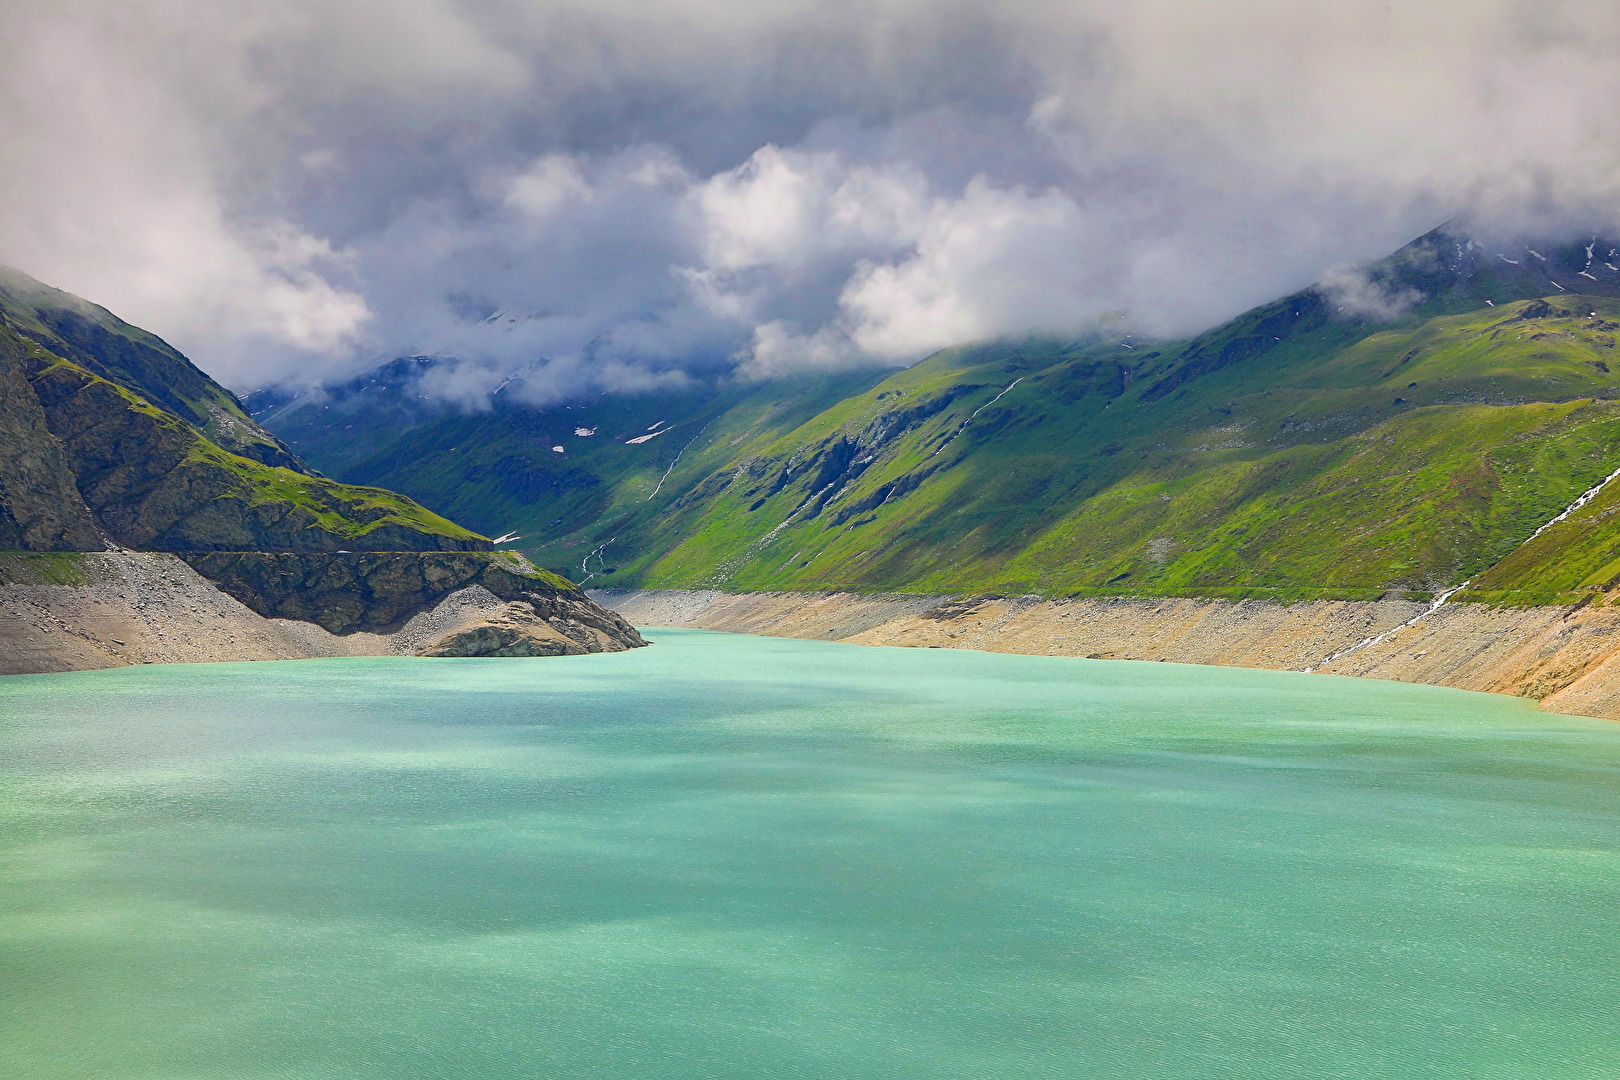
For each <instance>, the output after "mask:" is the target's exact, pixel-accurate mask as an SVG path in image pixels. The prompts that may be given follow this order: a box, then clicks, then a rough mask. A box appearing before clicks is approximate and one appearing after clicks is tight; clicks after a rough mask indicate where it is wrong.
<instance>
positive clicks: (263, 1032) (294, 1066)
mask: <svg viewBox="0 0 1620 1080" xmlns="http://www.w3.org/2000/svg"><path fill="white" fill-rule="evenodd" d="M652 636H653V637H654V638H655V639H656V641H657V644H656V645H655V647H653V648H650V649H643V650H638V651H635V652H631V653H625V654H618V655H612V656H590V657H576V658H565V659H542V660H410V659H396V658H376V659H345V660H318V661H301V662H294V663H260V664H211V665H195V666H172V667H145V668H127V669H122V670H117V671H107V672H87V673H80V674H73V675H49V676H22V677H11V678H8V679H5V680H3V681H0V774H3V775H0V781H3V786H0V819H3V826H0V829H3V831H0V859H3V862H0V1076H4V1077H8V1078H9V1077H18V1078H28V1080H68V1078H72V1080H80V1078H85V1080H88V1078H95V1080H124V1078H132V1080H238V1078H242V1080H248V1078H251V1080H327V1078H332V1080H337V1078H343V1080H428V1078H445V1080H508V1078H512V1080H515V1078H546V1080H551V1078H556V1080H610V1078H611V1080H643V1078H646V1080H666V1078H667V1080H697V1078H703V1080H765V1078H806V1080H811V1078H813V1080H869V1078H872V1080H875V1078H885V1080H887V1078H905V1080H910V1078H916V1080H945V1078H950V1080H1022V1078H1035V1077H1040V1078H1047V1077H1051V1078H1087V1080H1091V1078H1099V1080H1114V1078H1120V1080H1124V1078H1129V1080H1195V1078H1196V1080H1216V1078H1219V1080H1267V1078H1277V1080H1283V1078H1287V1080H1301V1078H1304V1080H1315V1078H1327V1077H1334V1078H1340V1077H1342V1078H1346V1080H1352V1078H1353V1080H1407V1078H1433V1080H1483V1078H1497V1077H1501V1078H1504V1080H1506V1078H1513V1080H1541V1078H1546V1080H1575V1078H1583V1077H1592V1078H1602V1080H1612V1078H1613V1077H1615V1076H1617V1075H1620V1007H1617V1002H1620V829H1617V824H1620V726H1617V725H1615V724H1613V723H1610V722H1607V721H1597V720H1582V719H1575V718H1569V717H1558V716H1550V715H1547V714H1543V713H1538V712H1536V711H1535V710H1534V709H1533V708H1532V707H1531V706H1529V705H1528V704H1526V703H1523V702H1519V701H1515V700H1512V699H1508V698H1501V697H1493V696H1488V695H1480V694H1467V693H1462V692H1459V691H1451V690H1443V689H1437V688H1431V687H1417V686H1406V685H1401V684H1394V683H1378V682H1369V681H1358V680H1351V679H1339V678H1331V677H1325V676H1307V675H1291V674H1284V673H1275V672H1254V671H1241V670H1232V669H1221V668H1199V667H1182V666H1178V665H1170V664H1140V663H1128V662H1112V661H1086V660H1073V659H1065V658H1047V657H1022V656H997V655H988V654H979V653H966V652H956V651H945V650H940V651H932V650H907V649H866V648H861V647H859V646H850V645H838V644H826V643H820V642H803V641H785V640H773V639H763V638H746V637H735V636H731V635H724V634H711V633H704V632H701V631H661V632H657V633H656V634H654V635H652Z"/></svg>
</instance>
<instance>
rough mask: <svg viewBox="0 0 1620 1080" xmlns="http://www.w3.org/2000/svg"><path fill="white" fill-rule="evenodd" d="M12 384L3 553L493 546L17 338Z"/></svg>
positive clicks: (6, 348) (405, 502)
mask: <svg viewBox="0 0 1620 1080" xmlns="http://www.w3.org/2000/svg"><path fill="white" fill-rule="evenodd" d="M0 384H3V386H4V388H5V390H6V393H7V416H8V419H7V423H8V431H7V433H6V434H7V436H8V438H7V440H6V442H7V447H6V451H5V455H6V457H7V459H8V460H7V462H6V465H7V467H6V468H4V469H3V470H0V488H3V489H4V493H5V499H4V508H3V512H0V542H3V543H5V545H6V546H7V547H14V548H23V549H29V550H99V549H105V548H106V547H108V543H106V541H111V542H112V543H114V544H117V545H118V546H121V547H128V548H136V549H142V550H153V551H221V550H224V551H261V550H263V551H336V550H340V549H371V550H388V551H432V550H463V549H478V548H487V547H488V546H489V544H488V541H486V540H484V539H483V538H482V537H480V536H477V535H476V534H474V533H472V532H469V531H468V530H466V529H463V528H461V527H460V526H458V525H455V524H453V523H452V522H450V521H448V520H446V519H444V518H442V517H439V516H438V515H437V514H434V513H432V512H430V511H428V510H425V509H423V508H422V507H421V506H420V505H418V504H417V503H415V502H413V501H412V500H410V499H408V498H405V497H404V496H400V495H396V494H394V493H393V492H390V491H384V490H381V489H377V488H365V487H356V486H353V485H349V484H340V483H337V482H336V481H332V480H328V479H325V478H324V477H319V476H314V475H309V474H306V473H301V472H297V471H294V470H292V469H289V468H284V467H281V466H276V465H266V464H263V463H261V462H258V461H255V460H253V459H251V458H247V457H243V456H241V455H239V454H234V453H231V452H230V451H228V450H225V449H222V448H221V447H219V446H218V445H216V444H215V443H213V442H212V441H210V440H209V439H207V438H206V437H204V436H203V435H202V433H201V432H199V431H198V430H197V429H196V428H195V427H193V426H192V425H191V424H188V423H187V422H186V421H184V420H182V419H180V418H179V417H178V416H176V415H175V414H173V413H171V412H169V411H168V410H166V409H163V408H161V407H159V406H158V405H156V404H154V403H152V402H150V401H148V400H146V399H145V398H144V397H142V396H141V395H140V394H138V393H136V392H135V391H133V390H130V389H129V388H127V387H124V386H121V385H119V384H117V383H114V382H111V381H109V380H107V379H104V378H102V377H100V376H98V375H96V374H94V373H92V372H90V371H89V370H87V369H85V368H83V367H81V366H80V365H78V364H76V363H74V362H72V361H70V360H65V359H63V358H61V357H59V356H55V355H53V354H51V353H50V352H47V351H46V350H45V349H43V348H41V347H40V346H39V345H37V344H35V343H33V342H32V341H27V340H25V339H23V338H21V337H18V336H17V335H15V334H13V333H12V332H11V331H9V330H6V329H4V328H0ZM47 480H48V481H49V485H48V486H47V484H46V483H45V481H47ZM42 522H46V523H49V524H48V525H47V526H46V527H41V524H40V523H42Z"/></svg>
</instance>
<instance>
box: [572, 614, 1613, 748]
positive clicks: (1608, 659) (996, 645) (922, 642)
mask: <svg viewBox="0 0 1620 1080" xmlns="http://www.w3.org/2000/svg"><path fill="white" fill-rule="evenodd" d="M590 595H591V596H592V598H594V599H595V600H596V601H597V602H598V603H601V604H602V605H603V606H605V607H609V608H612V609H614V610H616V611H618V612H619V613H620V614H622V615H624V616H625V618H627V619H628V620H629V621H630V622H632V623H634V624H636V625H638V626H670V627H693V628H698V629H707V630H725V631H730V632H733V633H744V634H760V635H765V636H770V637H796V638H816V639H820V640H823V641H848V642H853V643H855V644H862V645H897V646H910V647H913V648H955V649H978V650H983V651H986V652H1006V653H1024V654H1030V655H1038V656H1083V657H1092V658H1102V659H1114V660H1147V661H1155V660H1162V661H1166V662H1170V663H1179V664H1213V665H1218V666H1227V667H1249V668H1267V669H1272V670H1282V671H1303V670H1306V669H1311V670H1315V671H1317V672H1321V673H1324V674H1333V675H1353V676H1358V677H1361V678H1371V679H1392V680H1396V681H1399V682H1415V683H1429V684H1432V685H1437V686H1450V687H1455V688H1457V689H1460V690H1480V691H1485V692H1489V693H1498V694H1509V695H1513V696H1515V697H1524V698H1530V699H1532V700H1535V701H1537V702H1539V703H1540V707H1541V708H1542V709H1544V710H1546V711H1548V712H1557V713H1565V714H1570V715H1575V716H1593V717H1600V718H1603V719H1609V720H1620V607H1607V606H1603V607H1599V606H1595V605H1589V606H1576V607H1531V608H1495V607H1487V606H1485V605H1483V604H1457V603H1453V604H1447V605H1445V606H1444V607H1442V608H1439V609H1438V610H1435V611H1434V612H1433V613H1431V614H1429V615H1427V616H1426V617H1425V618H1423V619H1422V620H1421V621H1419V622H1417V623H1416V624H1415V625H1411V626H1406V627H1404V628H1400V629H1396V628H1398V627H1401V624H1402V623H1405V622H1407V621H1408V620H1410V619H1412V618H1413V617H1414V616H1417V615H1419V614H1421V613H1422V612H1423V611H1424V610H1425V609H1426V608H1427V607H1428V605H1427V604H1424V603H1419V602H1413V601H1407V600H1381V601H1375V602H1361V601H1347V600H1315V601H1302V602H1299V603H1294V604H1279V603H1273V602H1269V601H1262V600H1242V601H1231V600H1195V599H1184V598H1164V599H1157V600H1154V599H1123V598H1121V599H1076V600H1042V599H1040V598H1038V597H1011V598H1007V597H983V598H965V599H957V598H952V597H948V596H937V595H936V596H919V595H895V594H891V595H869V594H858V593H722V592H714V591H696V590H670V589H598V590H591V591H590ZM1390 630H1394V631H1395V632H1394V633H1392V634H1390V636H1389V637H1388V638H1387V639H1385V640H1383V641H1380V642H1378V643H1377V644H1375V645H1368V646H1365V647H1362V648H1359V649H1356V650H1355V651H1352V652H1349V653H1347V654H1346V655H1344V656H1342V657H1340V658H1338V659H1336V660H1332V661H1325V658H1326V657H1328V656H1330V655H1332V654H1334V653H1335V652H1338V651H1339V650H1342V649H1346V648H1347V647H1350V646H1354V645H1356V644H1357V643H1359V642H1362V641H1364V640H1365V639H1367V638H1369V637H1373V636H1375V635H1379V634H1382V633H1384V632H1386V631H1390Z"/></svg>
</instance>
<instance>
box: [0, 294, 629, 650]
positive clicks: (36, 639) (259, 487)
mask: <svg viewBox="0 0 1620 1080" xmlns="http://www.w3.org/2000/svg"><path fill="white" fill-rule="evenodd" d="M17 278H18V275H14V274H9V275H8V273H6V272H3V271H0V554H3V553H4V552H6V551H7V550H10V551H12V552H15V553H17V554H16V555H15V556H13V557H12V558H11V562H10V563H9V564H8V565H9V567H10V569H9V571H7V573H0V646H8V645H9V647H10V648H11V659H10V660H8V661H7V662H6V663H5V664H3V665H0V667H3V668H5V669H6V670H13V671H14V670H55V669H59V668H61V667H62V666H63V665H64V664H65V665H66V666H68V667H72V666H81V665H89V666H104V663H103V661H106V660H108V659H109V658H111V659H117V658H120V657H123V658H125V659H124V662H134V660H136V659H154V658H158V659H166V658H168V657H167V656H166V655H165V654H164V653H163V650H162V649H156V651H155V652H154V651H153V650H154V648H156V647H155V646H154V647H153V648H148V649H146V650H145V652H144V653H142V652H141V651H139V650H130V649H126V648H124V647H123V646H117V645H116V644H106V643H107V642H116V640H117V639H118V635H117V633H112V632H109V633H107V634H98V632H96V631H95V630H94V629H93V627H90V626H89V624H85V625H79V624H81V623H84V620H86V619H89V620H90V622H91V623H94V622H96V620H100V621H101V622H108V620H111V624H116V625H118V626H121V627H125V629H124V630H123V632H124V633H133V632H134V631H133V630H130V629H128V628H129V627H136V626H147V627H148V628H149V629H150V628H151V625H152V620H153V619H161V618H162V617H163V613H162V612H161V611H156V610H153V604H154V603H155V601H153V600H152V597H154V596H158V595H162V594H163V590H162V589H158V590H157V591H156V592H153V589H152V588H151V587H149V586H150V585H151V581H152V580H153V579H152V578H151V575H150V574H149V573H148V572H147V571H148V570H149V569H150V568H151V566H155V565H161V566H162V567H164V570H163V574H161V575H160V578H161V579H162V580H163V581H166V582H171V583H172V582H180V583H181V585H177V586H175V587H176V588H179V590H180V591H179V592H178V593H176V594H175V595H176V596H179V597H181V600H180V601H177V606H176V607H175V610H174V612H173V613H172V617H173V619H175V620H177V621H176V623H175V625H176V626H177V627H178V626H180V625H182V624H184V625H185V626H187V627H189V629H187V630H186V633H185V636H186V637H187V639H188V641H189V642H190V643H191V644H190V648H191V655H193V657H194V658H205V657H206V658H212V659H224V658H233V657H235V656H236V655H237V654H238V653H242V654H243V658H254V659H256V658H259V657H260V656H261V655H276V656H284V655H288V654H289V650H290V651H291V653H292V654H299V650H300V649H303V650H304V652H305V653H306V654H308V655H333V654H346V653H348V652H353V651H355V650H356V649H358V650H359V651H360V652H362V653H370V652H376V651H379V650H381V651H385V652H386V651H399V647H402V646H399V647H396V646H398V643H399V642H404V641H409V642H410V643H411V648H412V649H413V650H415V651H421V652H429V653H432V654H434V655H469V656H470V655H486V654H489V655H528V656H549V655H558V654H562V653H570V652H598V651H604V650H613V649H620V648H631V647H635V646H637V645H640V644H644V642H642V641H641V639H640V637H639V636H638V635H637V634H636V633H635V631H634V629H632V628H631V627H630V626H629V625H628V624H626V623H625V622H624V621H623V620H622V619H620V618H618V617H617V616H616V615H613V614H612V613H611V612H607V611H604V610H602V609H601V608H599V607H597V605H595V604H594V603H593V602H592V601H590V600H589V599H588V598H587V597H585V596H584V594H583V593H581V592H579V590H577V589H575V588H574V587H573V586H572V585H571V584H569V583H568V582H567V581H565V580H563V579H561V578H558V577H557V576H556V575H552V574H547V573H545V572H543V571H539V570H536V569H535V568H534V567H533V566H532V565H530V564H529V563H527V562H526V561H525V560H524V559H522V558H521V557H520V556H515V555H508V554H501V553H497V552H494V551H493V550H492V548H493V545H492V544H491V543H490V541H489V540H487V539H485V538H484V537H482V536H479V535H477V534H476V533H473V532H470V531H468V530H466V529H463V528H461V527H460V526H459V525H456V524H455V523H453V522H450V521H448V520H446V519H444V518H442V517H440V516H439V515H437V514H434V513H432V512H431V511H429V510H427V509H425V508H424V507H422V506H420V505H418V504H417V503H416V502H414V501H413V500H411V499H408V498H405V497H404V496H401V495H397V494H395V493H393V492H391V491H386V490H384V489H381V488H373V487H358V486H354V485H349V484H340V483H337V482H335V481H332V480H328V479H326V478H324V477H321V476H319V475H318V474H315V473H313V472H311V471H308V470H307V468H306V467H305V466H303V464H302V462H300V461H299V460H298V459H297V458H296V457H294V456H293V455H291V454H290V453H288V452H286V450H285V448H283V447H281V446H280V444H279V443H277V442H276V441H275V440H274V439H273V438H272V437H271V436H269V435H268V434H266V433H264V432H263V431H262V429H260V428H258V426H257V425H256V424H254V423H252V421H250V420H248V419H247V417H246V415H245V414H244V413H242V411H241V408H240V405H239V404H238V403H236V399H235V398H234V397H232V396H231V395H230V394H229V393H227V392H226V391H224V390H223V389H222V388H220V387H218V386H217V385H216V384H214V383H213V382H212V381H211V380H209V379H208V378H207V376H205V375H203V374H202V373H201V372H200V371H197V370H196V369H195V368H194V367H192V366H191V365H190V364H189V362H187V361H185V359H184V358H183V357H180V356H179V354H178V353H175V352H174V351H173V350H172V349H169V348H168V346H166V345H163V343H162V342H160V341H158V340H157V339H156V338H152V337H151V336H150V335H146V334H144V333H143V332H141V331H138V330H136V329H135V328H133V327H130V326H128V325H127V324H124V323H121V322H119V321H118V320H116V319H114V318H113V317H112V316H111V315H109V314H107V313H106V312H104V311H102V310H101V309H99V308H95V307H94V306H93V305H88V304H85V303H84V302H83V301H77V300H76V298H72V297H66V296H65V294H60V293H55V292H54V290H46V289H45V287H44V286H40V285H38V283H37V282H34V283H32V286H28V287H24V286H20V285H18V283H17ZM23 280H24V283H25V284H26V282H27V281H29V280H31V279H23ZM19 296H21V297H22V298H23V299H29V298H32V300H31V304H32V306H29V304H25V303H23V301H22V300H20V299H19ZM64 297H65V299H64ZM42 342H49V343H50V345H51V348H47V347H46V345H45V344H42ZM53 349H60V350H61V352H56V351H52V350H53ZM62 353H68V354H71V355H72V356H73V357H74V359H69V358H68V357H67V356H64V355H62ZM112 549H120V550H116V551H114V550H112ZM131 549H135V550H141V551H147V552H153V551H161V552H176V553H180V554H182V555H184V557H185V558H187V559H189V560H191V564H192V566H195V567H196V568H197V569H198V570H201V571H202V572H203V574H204V575H207V576H210V577H214V578H216V579H217V580H218V583H219V585H220V586H221V587H223V588H225V589H226V590H227V591H228V592H229V594H230V597H231V598H234V599H232V600H231V604H233V605H234V608H232V609H231V611H230V614H229V617H228V618H225V624H224V625H227V628H229V627H234V628H235V629H234V630H232V631H231V633H233V634H235V635H236V637H238V638H240V639H241V641H242V642H243V643H244V644H242V646H241V648H240V649H236V648H234V647H233V646H230V645H227V644H223V643H220V642H213V643H199V642H198V640H197V639H198V637H199V635H200V634H201V632H202V631H201V630H200V629H199V624H197V619H196V618H194V617H193V615H194V614H195V612H197V611H203V610H212V609H211V608H210V606H209V604H208V603H202V602H201V601H198V600H197V597H196V595H195V587H196V586H197V584H198V583H199V582H201V581H202V580H203V579H202V578H199V577H197V574H196V571H195V570H193V569H192V566H187V565H186V564H185V563H182V562H177V561H171V562H167V563H160V564H159V563H152V562H151V560H150V559H146V560H144V561H143V560H141V559H138V558H136V557H135V556H133V555H130V554H128V552H129V551H130V550H131ZM95 551H109V554H107V555H106V556H103V557H101V558H100V559H99V561H97V560H89V561H86V557H84V556H82V555H74V554H69V553H85V552H95ZM26 552H34V553H51V554H50V555H49V556H45V555H40V556H38V557H36V558H34V559H33V560H29V559H28V558H27V557H24V556H23V555H22V553H26ZM18 558H22V559H23V561H21V562H18V561H17V559H18ZM41 559H43V560H44V561H40V560H41ZM131 560H134V561H131ZM47 571H48V572H47ZM41 573H43V574H44V576H43V577H39V574H41ZM7 574H9V575H10V576H9V577H8V576H7ZM31 575H33V576H31ZM52 575H55V576H54V577H53V576H52ZM36 579H37V580H36ZM81 579H82V580H81ZM143 583H144V584H143ZM85 589H90V590H91V591H90V592H85V591H83V590H85ZM19 590H20V591H19ZM215 591H217V590H215ZM458 597H460V599H459V600H458V599H457V598H458ZM468 597H472V598H475V599H476V600H477V602H476V603H471V602H469V600H468ZM220 599H221V600H224V599H227V598H226V597H224V596H223V595H222V596H221V597H220ZM87 604H88V605H89V607H88V608H87V607H86V605H87ZM447 604H448V605H449V607H448V608H447V607H446V605H447ZM53 605H54V606H55V608H56V609H59V611H58V612H57V614H58V615H60V616H61V618H59V619H58V618H56V616H53V615H52V614H51V612H52V610H53ZM227 606H228V607H229V605H227ZM91 609H93V610H94V611H95V612H98V613H99V614H95V615H94V616H93V617H92V616H91V615H88V614H85V612H86V611H89V610H91ZM25 610H26V611H31V612H32V613H33V614H32V615H31V616H30V615H25V614H24V612H25ZM445 610H454V611H456V612H459V613H460V614H461V616H465V617H458V618H459V621H457V620H450V621H448V622H447V621H446V619H445V618H444V617H440V616H439V615H435V613H441V615H442V612H443V611H445ZM75 612H77V613H78V614H73V613H75ZM188 613H189V614H188ZM136 614H140V616H141V617H140V618H136ZM216 614H217V613H216ZM418 616H422V617H427V616H434V618H435V619H436V621H431V620H430V621H431V625H432V626H433V627H436V628H438V630H440V631H442V632H441V633H437V634H433V635H427V636H424V635H423V634H422V633H416V632H412V633H410V634H406V635H405V636H404V637H399V634H400V633H401V631H402V630H403V628H405V627H406V626H408V625H411V623H412V620H413V619H416V618H417V617H418ZM222 618H223V616H222ZM30 619H32V621H30ZM53 619H55V621H57V622H61V623H62V624H63V626H67V625H76V626H78V632H75V633H69V632H67V631H66V630H63V631H62V632H61V633H60V634H58V633H57V631H54V630H52V629H51V626H52V625H53ZM267 620H269V621H280V620H298V621H302V622H305V623H308V624H311V626H310V629H309V632H301V631H289V630H285V629H284V628H283V629H279V630H275V631H274V632H271V630H270V629H267V628H266V626H261V625H259V624H261V623H267ZM206 621H207V620H206V619H204V622H205V623H206ZM452 623H453V624H454V625H451V624H452ZM316 627H319V629H320V632H319V633H314V630H315V628H316ZM418 629H420V627H419V628H418ZM177 632H178V631H177ZM152 633H154V634H156V635H157V637H158V638H161V637H162V636H163V635H162V633H161V631H156V630H153V631H152ZM334 634H337V635H356V634H359V635H362V636H363V639H361V638H357V639H356V640H355V641H354V642H352V643H351V646H350V647H348V648H338V647H337V646H335V645H333V644H332V642H330V641H328V640H326V639H327V638H330V637H331V636H332V635H334ZM52 635H56V636H52ZM312 635H313V636H312ZM378 635H381V637H378ZM148 636H150V635H148ZM371 638H378V640H371ZM102 639H105V641H103V640H102ZM383 639H387V640H388V641H389V642H390V644H389V645H388V646H387V647H386V648H384V647H383V646H382V645H380V644H378V641H380V640H383ZM233 640H234V638H233ZM86 642H91V644H85V643H86ZM95 642H101V644H100V645H97V644H94V643H95ZM266 642H270V644H266ZM53 643H55V644H56V645H57V646H58V648H57V649H56V653H57V655H56V656H55V658H54V659H53V658H52V644H53ZM255 643H256V644H255ZM103 646H104V647H103ZM87 650H88V651H87ZM310 650H314V651H310ZM19 657H22V658H24V659H18V658H19ZM18 664H21V665H23V666H22V668H20V669H19V668H18V667H17V665H18Z"/></svg>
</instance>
